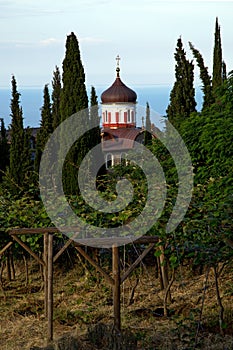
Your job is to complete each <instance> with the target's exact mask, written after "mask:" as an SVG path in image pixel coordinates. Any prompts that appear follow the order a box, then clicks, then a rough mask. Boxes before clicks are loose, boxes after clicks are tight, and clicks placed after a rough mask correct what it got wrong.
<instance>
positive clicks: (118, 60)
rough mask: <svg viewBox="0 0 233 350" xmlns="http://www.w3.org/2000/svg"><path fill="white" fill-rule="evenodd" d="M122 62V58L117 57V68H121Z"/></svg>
mask: <svg viewBox="0 0 233 350" xmlns="http://www.w3.org/2000/svg"><path fill="white" fill-rule="evenodd" d="M120 60H121V58H120V56H119V55H117V57H116V61H117V67H119V66H120Z"/></svg>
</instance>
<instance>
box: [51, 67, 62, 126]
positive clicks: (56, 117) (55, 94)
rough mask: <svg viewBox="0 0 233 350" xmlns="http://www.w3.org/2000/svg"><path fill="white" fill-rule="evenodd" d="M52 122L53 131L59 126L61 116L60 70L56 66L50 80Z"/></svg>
mask: <svg viewBox="0 0 233 350" xmlns="http://www.w3.org/2000/svg"><path fill="white" fill-rule="evenodd" d="M52 87H53V91H52V120H53V130H55V129H56V127H57V126H58V125H59V124H60V121H61V114H60V100H61V75H60V70H59V68H58V67H57V66H56V67H55V71H54V72H53V80H52Z"/></svg>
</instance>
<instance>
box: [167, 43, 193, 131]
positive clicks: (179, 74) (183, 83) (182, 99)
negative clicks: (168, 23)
mask: <svg viewBox="0 0 233 350" xmlns="http://www.w3.org/2000/svg"><path fill="white" fill-rule="evenodd" d="M174 56H175V60H176V66H175V77H176V81H175V83H174V86H173V88H172V91H171V94H170V104H169V106H168V108H167V117H168V120H169V121H170V122H171V123H172V124H173V125H174V126H175V127H176V128H179V126H180V123H181V122H182V120H184V119H186V118H188V117H189V116H190V114H191V113H192V112H194V111H195V110H196V109H195V107H196V101H195V90H194V86H193V82H194V73H193V71H194V65H193V63H192V62H189V61H188V60H187V58H186V53H185V51H184V49H183V44H182V40H181V38H179V39H178V41H177V47H176V52H175V55H174Z"/></svg>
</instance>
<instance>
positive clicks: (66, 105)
mask: <svg viewBox="0 0 233 350" xmlns="http://www.w3.org/2000/svg"><path fill="white" fill-rule="evenodd" d="M62 67H63V74H62V82H63V88H62V93H61V104H60V113H61V120H65V119H67V118H68V117H70V116H71V115H72V114H74V113H76V112H78V111H80V110H82V109H84V108H87V107H88V97H87V92H86V86H85V73H84V68H83V65H82V61H81V56H80V51H79V44H78V40H77V38H76V36H75V34H74V33H73V32H72V33H71V34H70V35H68V36H67V40H66V53H65V58H64V60H63V64H62Z"/></svg>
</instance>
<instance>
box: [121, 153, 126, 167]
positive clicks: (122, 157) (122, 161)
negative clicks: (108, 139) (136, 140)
mask: <svg viewBox="0 0 233 350" xmlns="http://www.w3.org/2000/svg"><path fill="white" fill-rule="evenodd" d="M126 158H127V154H126V153H125V152H122V153H121V165H127V159H126Z"/></svg>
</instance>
